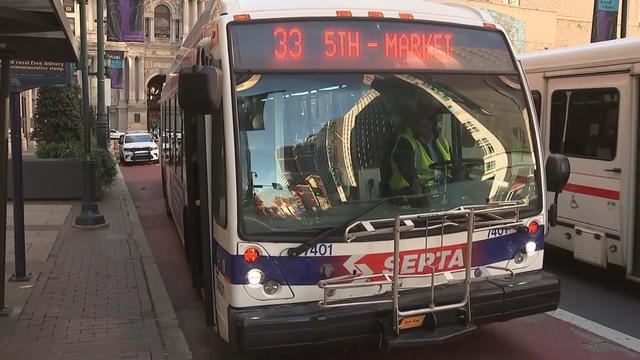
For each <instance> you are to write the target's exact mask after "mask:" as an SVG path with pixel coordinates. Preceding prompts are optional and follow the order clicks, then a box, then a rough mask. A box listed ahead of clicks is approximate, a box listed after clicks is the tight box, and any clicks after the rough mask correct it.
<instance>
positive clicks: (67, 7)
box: [62, 0, 76, 12]
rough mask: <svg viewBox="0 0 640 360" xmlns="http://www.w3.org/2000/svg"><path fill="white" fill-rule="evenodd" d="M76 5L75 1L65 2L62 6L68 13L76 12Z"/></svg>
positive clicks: (64, 0)
mask: <svg viewBox="0 0 640 360" xmlns="http://www.w3.org/2000/svg"><path fill="white" fill-rule="evenodd" d="M75 3H76V2H75V1H74V0H63V1H62V4H63V5H64V11H66V12H74V10H75Z"/></svg>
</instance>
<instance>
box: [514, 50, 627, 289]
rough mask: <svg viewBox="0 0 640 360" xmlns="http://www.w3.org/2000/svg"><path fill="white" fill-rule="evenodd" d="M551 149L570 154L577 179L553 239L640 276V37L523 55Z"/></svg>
mask: <svg viewBox="0 0 640 360" xmlns="http://www.w3.org/2000/svg"><path fill="white" fill-rule="evenodd" d="M521 60H522V64H523V67H524V69H525V72H526V73H527V79H528V81H529V86H530V87H531V91H532V93H533V97H534V101H535V103H536V107H537V111H538V113H539V118H540V121H541V123H540V124H541V125H540V128H541V132H542V136H543V144H544V153H545V154H549V153H559V154H564V155H566V156H567V157H568V158H569V160H570V163H571V178H570V179H569V183H568V184H567V185H566V187H565V190H566V191H565V192H563V193H562V194H561V195H560V198H559V202H558V215H559V223H558V225H559V226H557V227H554V228H552V229H551V231H550V233H549V237H548V239H547V241H548V242H549V243H550V244H553V245H555V246H558V247H561V248H564V249H567V250H569V251H572V252H573V255H574V257H575V258H576V259H578V260H580V261H584V262H587V263H591V264H594V265H597V266H601V267H607V266H609V265H618V266H622V267H624V268H626V273H627V276H628V277H629V278H630V279H632V280H635V281H638V280H640V236H638V231H640V227H638V226H639V225H640V220H639V218H638V216H640V212H639V211H638V208H637V205H638V204H640V202H638V198H637V197H638V196H639V195H640V192H638V186H639V185H638V184H640V182H639V181H638V180H639V179H638V173H637V171H638V169H640V167H638V161H640V157H638V155H637V154H638V153H639V152H638V131H639V128H638V120H639V117H638V100H639V99H640V81H639V80H640V78H639V75H640V39H639V38H630V39H622V40H613V41H604V42H600V43H594V44H588V45H581V46H575V47H569V48H565V49H557V50H549V51H541V52H536V53H531V54H526V55H523V56H522V57H521Z"/></svg>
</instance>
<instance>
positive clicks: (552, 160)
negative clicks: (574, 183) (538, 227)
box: [545, 154, 571, 226]
mask: <svg viewBox="0 0 640 360" xmlns="http://www.w3.org/2000/svg"><path fill="white" fill-rule="evenodd" d="M545 173H546V175H547V191H551V192H553V193H555V196H554V198H553V204H552V205H551V207H550V208H549V225H551V226H556V225H557V224H558V194H560V193H561V192H562V190H563V189H564V187H565V185H567V182H568V181H569V176H570V175H571V164H570V163H569V159H568V158H567V157H566V156H564V155H561V154H551V155H549V157H548V158H547V164H546V165H545Z"/></svg>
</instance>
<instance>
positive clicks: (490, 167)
mask: <svg viewBox="0 0 640 360" xmlns="http://www.w3.org/2000/svg"><path fill="white" fill-rule="evenodd" d="M495 169H496V161H495V160H491V161H489V162H487V163H486V164H485V167H484V172H485V174H487V173H490V172H491V171H493V170H495Z"/></svg>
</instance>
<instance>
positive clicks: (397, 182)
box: [389, 129, 451, 190]
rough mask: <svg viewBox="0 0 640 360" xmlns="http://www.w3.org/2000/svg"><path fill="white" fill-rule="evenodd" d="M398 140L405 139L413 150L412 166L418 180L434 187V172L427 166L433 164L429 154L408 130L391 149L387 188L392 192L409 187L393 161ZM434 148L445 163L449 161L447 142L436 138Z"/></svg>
mask: <svg viewBox="0 0 640 360" xmlns="http://www.w3.org/2000/svg"><path fill="white" fill-rule="evenodd" d="M400 138H405V139H407V141H409V143H410V144H411V147H412V148H413V158H414V164H415V168H416V175H417V176H418V180H419V181H420V183H421V184H422V185H424V186H433V185H435V171H434V170H432V169H430V168H429V165H431V164H433V160H432V159H431V157H429V154H428V153H427V151H426V150H425V148H424V146H423V145H422V143H421V142H420V141H418V139H416V138H414V137H413V132H412V131H411V129H408V130H407V131H405V132H404V133H402V135H400V137H399V138H398V140H396V145H395V146H394V147H393V152H392V156H391V171H392V174H391V179H390V180H389V186H390V187H391V189H393V190H400V189H404V188H405V187H407V186H409V185H410V184H409V182H408V181H407V179H405V178H404V177H403V176H402V175H401V174H400V170H398V165H397V164H396V162H395V160H394V159H393V153H395V151H396V148H397V147H398V142H399V141H400ZM435 143H436V147H437V148H438V150H439V151H440V154H442V157H443V159H444V160H445V161H451V152H450V151H449V149H450V147H449V142H448V141H447V139H445V138H444V137H442V136H438V138H437V139H436V141H435Z"/></svg>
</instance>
